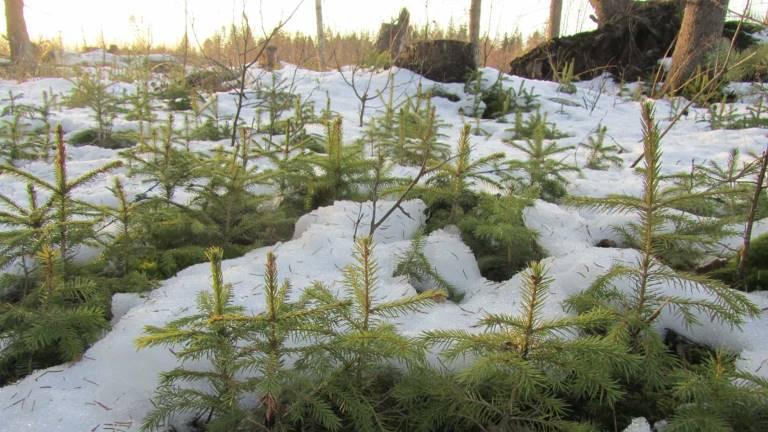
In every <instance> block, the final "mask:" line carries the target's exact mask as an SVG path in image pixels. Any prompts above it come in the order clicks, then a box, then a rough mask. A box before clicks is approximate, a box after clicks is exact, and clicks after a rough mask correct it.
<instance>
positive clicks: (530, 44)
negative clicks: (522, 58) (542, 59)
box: [525, 30, 546, 51]
mask: <svg viewBox="0 0 768 432" xmlns="http://www.w3.org/2000/svg"><path fill="white" fill-rule="evenodd" d="M545 40H546V38H545V37H544V35H543V34H541V32H540V31H538V30H536V31H535V32H533V33H531V34H530V35H528V38H527V39H526V40H525V51H530V50H532V49H534V48H536V47H537V46H539V45H541V44H542V43H543V42H544V41H545Z"/></svg>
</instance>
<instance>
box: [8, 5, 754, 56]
mask: <svg viewBox="0 0 768 432" xmlns="http://www.w3.org/2000/svg"><path fill="white" fill-rule="evenodd" d="M185 3H186V4H187V8H188V11H189V26H190V35H191V36H190V37H191V38H193V43H194V38H195V37H196V38H197V39H198V41H199V42H201V43H202V41H203V40H204V39H205V38H206V37H207V36H209V35H211V34H212V33H213V32H215V31H216V30H217V29H219V28H221V27H222V26H227V25H228V24H230V23H232V22H233V20H235V21H237V22H239V21H240V14H241V11H242V10H243V8H244V10H245V12H246V14H247V16H248V18H249V20H250V22H251V25H252V26H254V27H255V28H261V27H263V28H264V29H265V31H267V32H268V31H269V30H270V29H271V28H272V27H273V26H274V25H276V24H277V22H278V21H280V20H281V19H285V18H287V17H288V16H289V15H290V14H291V12H292V11H293V10H294V9H295V10H296V13H295V14H294V15H293V17H292V18H291V20H290V21H289V22H288V24H287V25H286V27H285V28H286V30H287V31H290V32H293V31H301V32H303V33H306V34H310V35H314V34H315V1H314V0H303V1H302V0H186V2H185V0H26V1H25V17H26V21H27V27H28V30H29V33H30V36H31V37H32V38H33V39H37V38H41V37H42V38H57V37H61V39H62V41H63V42H64V44H65V45H68V46H81V45H83V44H91V45H93V44H96V43H97V42H98V41H99V40H101V37H102V36H103V39H104V41H105V42H106V43H107V44H109V43H124V42H130V41H133V40H136V39H137V37H139V36H141V37H144V38H146V37H149V38H150V39H151V41H152V43H154V44H166V45H173V44H176V43H177V42H178V41H179V40H180V39H181V37H182V35H183V33H184V26H185V24H184V21H185V19H184V8H185ZM469 3H470V0H395V1H390V0H323V16H324V24H325V27H326V28H330V29H332V30H333V31H338V32H342V33H344V32H357V31H370V32H375V31H377V30H378V28H379V25H380V23H381V22H382V21H388V20H389V19H390V18H392V17H394V16H396V15H397V14H398V11H399V10H400V8H402V7H407V8H408V9H409V11H410V13H411V22H412V23H414V24H417V25H423V24H425V23H427V22H429V23H430V25H432V24H433V23H436V24H438V25H440V26H446V25H447V24H448V23H449V21H450V20H451V19H453V21H454V22H455V23H456V24H457V25H458V24H462V23H466V21H467V18H466V17H467V15H468V14H467V9H468V8H469ZM563 3H564V6H563V32H564V33H575V32H578V31H582V30H588V29H591V28H593V26H594V24H593V23H592V22H591V21H590V19H589V14H591V13H592V10H591V8H590V7H589V3H588V0H564V2H563ZM745 4H746V0H731V1H730V6H731V8H732V9H735V10H743V8H744V5H745ZM482 5H483V10H482V24H481V32H482V33H483V34H485V33H486V32H488V33H489V34H490V35H491V36H492V37H493V36H497V35H498V36H501V35H503V34H504V33H505V32H508V33H512V32H514V31H515V29H519V30H520V31H521V32H522V33H523V34H524V35H528V34H530V33H532V32H534V31H536V30H541V31H543V30H544V29H545V26H546V21H547V16H548V14H549V0H483V1H482ZM767 8H768V0H753V1H752V9H753V10H754V11H755V12H758V15H760V16H762V15H763V14H764V13H765V11H766V9H767ZM0 9H2V7H1V5H0ZM760 11H762V12H760Z"/></svg>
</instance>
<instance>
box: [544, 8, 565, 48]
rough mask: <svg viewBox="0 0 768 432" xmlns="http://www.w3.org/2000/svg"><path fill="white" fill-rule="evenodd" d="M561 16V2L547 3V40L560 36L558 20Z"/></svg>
mask: <svg viewBox="0 0 768 432" xmlns="http://www.w3.org/2000/svg"><path fill="white" fill-rule="evenodd" d="M562 16H563V0H552V1H550V2H549V24H548V25H547V37H548V39H554V38H556V37H558V36H560V19H561V18H562Z"/></svg>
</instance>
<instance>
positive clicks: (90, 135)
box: [68, 129, 136, 149]
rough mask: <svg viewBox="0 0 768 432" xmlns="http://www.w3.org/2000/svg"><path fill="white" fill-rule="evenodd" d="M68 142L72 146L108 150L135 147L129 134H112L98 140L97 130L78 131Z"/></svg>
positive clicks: (134, 142) (134, 141)
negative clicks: (90, 146) (87, 146)
mask: <svg viewBox="0 0 768 432" xmlns="http://www.w3.org/2000/svg"><path fill="white" fill-rule="evenodd" d="M68 142H69V143H70V144H72V145H74V146H84V145H92V146H96V147H102V148H108V149H124V148H128V147H133V146H134V145H136V139H135V137H134V136H133V134H132V133H131V132H114V133H110V134H108V135H107V136H106V137H105V138H102V139H99V131H98V129H83V130H79V131H77V132H75V133H74V134H72V136H71V137H69V139H68Z"/></svg>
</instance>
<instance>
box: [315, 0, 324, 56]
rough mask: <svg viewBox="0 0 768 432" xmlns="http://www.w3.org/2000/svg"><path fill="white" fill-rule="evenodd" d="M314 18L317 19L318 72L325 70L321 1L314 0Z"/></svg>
mask: <svg viewBox="0 0 768 432" xmlns="http://www.w3.org/2000/svg"><path fill="white" fill-rule="evenodd" d="M315 17H316V18H317V60H318V62H319V64H320V70H321V71H322V70H325V29H324V28H323V1H322V0H315Z"/></svg>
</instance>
